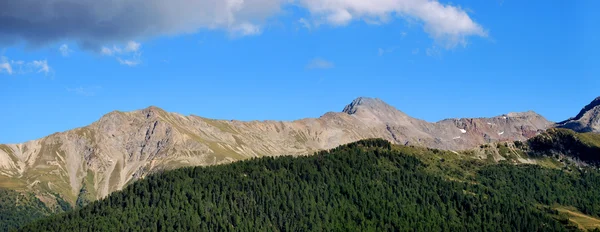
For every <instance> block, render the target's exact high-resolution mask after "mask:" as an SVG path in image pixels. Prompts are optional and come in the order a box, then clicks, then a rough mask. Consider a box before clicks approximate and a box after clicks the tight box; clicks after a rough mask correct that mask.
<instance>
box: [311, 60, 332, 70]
mask: <svg viewBox="0 0 600 232" xmlns="http://www.w3.org/2000/svg"><path fill="white" fill-rule="evenodd" d="M333 67H334V65H333V63H332V62H330V61H327V60H324V59H322V58H315V59H312V60H311V61H310V62H309V63H308V65H306V68H307V69H330V68H333Z"/></svg>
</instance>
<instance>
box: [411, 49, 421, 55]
mask: <svg viewBox="0 0 600 232" xmlns="http://www.w3.org/2000/svg"><path fill="white" fill-rule="evenodd" d="M419 51H420V50H419V49H418V48H415V49H413V50H412V54H413V55H417V54H419Z"/></svg>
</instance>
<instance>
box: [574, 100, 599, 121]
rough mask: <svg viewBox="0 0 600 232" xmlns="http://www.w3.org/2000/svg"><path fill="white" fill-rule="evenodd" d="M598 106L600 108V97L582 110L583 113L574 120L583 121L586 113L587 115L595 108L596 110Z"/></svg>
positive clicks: (580, 112)
mask: <svg viewBox="0 0 600 232" xmlns="http://www.w3.org/2000/svg"><path fill="white" fill-rule="evenodd" d="M598 106H600V97H597V98H596V99H594V100H593V101H592V102H590V104H588V105H586V106H585V107H583V109H581V111H579V114H577V116H575V118H573V120H579V119H581V118H582V117H583V116H584V115H585V113H587V112H588V111H590V110H593V109H594V108H596V107H598Z"/></svg>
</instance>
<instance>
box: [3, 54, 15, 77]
mask: <svg viewBox="0 0 600 232" xmlns="http://www.w3.org/2000/svg"><path fill="white" fill-rule="evenodd" d="M3 72H5V73H8V75H12V74H13V70H12V65H10V62H9V60H8V58H6V57H5V56H0V73H3Z"/></svg>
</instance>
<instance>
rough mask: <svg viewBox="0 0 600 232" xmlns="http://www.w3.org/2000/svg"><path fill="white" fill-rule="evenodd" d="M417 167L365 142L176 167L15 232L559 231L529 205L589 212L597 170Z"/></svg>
mask: <svg viewBox="0 0 600 232" xmlns="http://www.w3.org/2000/svg"><path fill="white" fill-rule="evenodd" d="M428 152H430V153H431V154H420V155H421V156H422V155H431V156H434V154H433V151H429V150H428ZM440 162H444V161H443V160H442V161H440ZM427 165H429V164H425V163H423V162H421V161H420V160H419V159H418V158H416V157H415V156H414V154H408V153H405V151H404V150H399V149H394V148H393V146H392V145H391V144H390V143H389V142H387V141H384V140H378V139H375V140H365V141H359V142H356V143H352V144H349V145H345V146H340V147H338V148H336V149H333V150H331V151H324V152H319V153H317V154H315V155H314V156H308V157H298V158H293V157H278V158H268V157H265V158H259V159H252V160H248V161H243V162H237V163H233V164H230V165H223V166H213V167H194V168H183V169H178V170H174V171H168V172H164V173H161V174H155V175H151V176H148V177H147V178H146V179H144V180H141V181H138V182H135V183H133V184H132V185H130V186H128V187H127V188H125V189H124V190H123V191H121V192H115V193H113V194H111V195H110V196H108V197H107V198H105V199H103V200H101V201H96V202H93V203H91V204H89V205H87V206H86V207H83V208H81V209H78V210H75V211H72V212H69V213H66V214H60V215H56V216H52V217H50V218H47V219H43V220H40V221H37V222H35V223H33V224H30V225H28V226H26V227H24V228H22V230H23V231H349V230H350V231H381V230H385V231H568V230H575V229H576V228H575V227H574V226H573V225H571V224H570V223H569V222H568V220H566V221H565V220H556V219H555V218H556V217H555V215H554V214H555V213H556V212H553V211H551V210H550V211H549V210H547V209H545V208H543V207H540V206H539V205H540V204H544V205H551V204H554V203H559V204H565V205H572V206H576V207H578V208H579V209H581V210H582V211H584V212H587V213H589V214H592V215H598V209H599V208H598V206H599V205H598V204H599V203H600V199H599V198H600V194H599V193H598V192H597V191H598V190H597V189H600V188H598V187H600V186H598V185H599V184H600V181H598V179H597V177H598V174H597V173H588V172H582V173H576V174H571V173H565V172H562V171H559V170H546V169H541V168H539V167H535V166H510V165H498V166H496V165H492V166H488V167H483V169H481V170H480V171H479V172H478V174H477V177H476V178H477V181H462V180H449V178H447V177H446V176H444V175H440V174H436V173H434V172H431V171H428V169H427V167H426V166H427ZM563 185H564V186H563ZM561 186H562V187H561Z"/></svg>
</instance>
